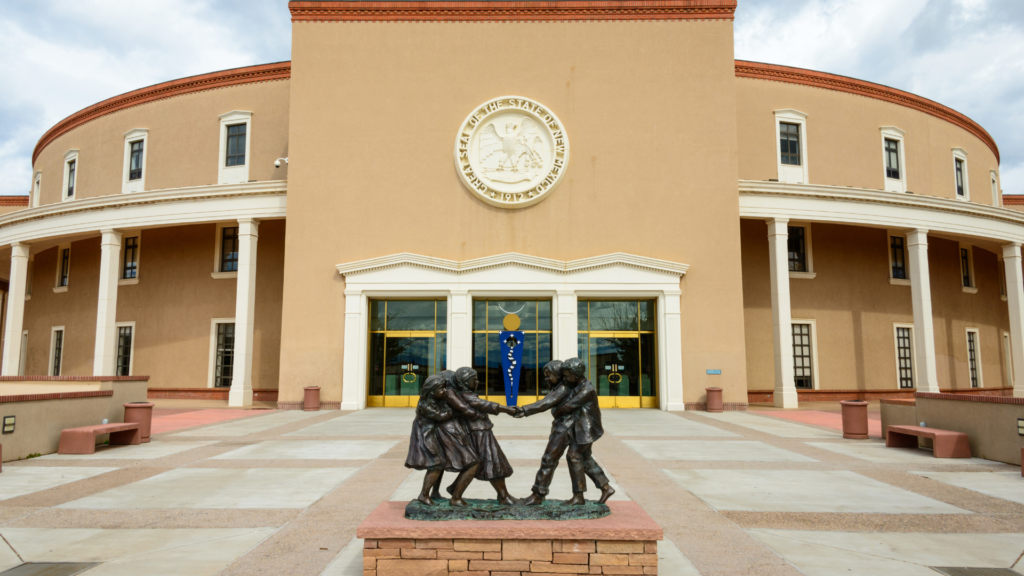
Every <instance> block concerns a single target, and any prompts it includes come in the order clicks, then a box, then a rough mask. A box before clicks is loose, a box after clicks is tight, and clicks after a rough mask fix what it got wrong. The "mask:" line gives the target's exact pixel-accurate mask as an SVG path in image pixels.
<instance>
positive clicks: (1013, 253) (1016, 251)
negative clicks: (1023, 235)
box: [1003, 242, 1021, 259]
mask: <svg viewBox="0 0 1024 576" xmlns="http://www.w3.org/2000/svg"><path fill="white" fill-rule="evenodd" d="M1020 246H1021V244H1020V242H1010V243H1009V244H1003V258H1004V259H1005V258H1020Z"/></svg>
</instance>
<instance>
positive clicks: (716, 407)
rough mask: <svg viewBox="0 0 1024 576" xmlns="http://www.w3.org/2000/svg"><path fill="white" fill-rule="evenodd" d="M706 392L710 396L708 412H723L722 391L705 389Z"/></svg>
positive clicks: (719, 389)
mask: <svg viewBox="0 0 1024 576" xmlns="http://www.w3.org/2000/svg"><path fill="white" fill-rule="evenodd" d="M704 391H705V392H707V395H708V408H707V411H708V412H721V411H722V389H721V388H705V389H704Z"/></svg>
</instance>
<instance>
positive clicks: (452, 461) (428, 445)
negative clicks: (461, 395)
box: [405, 400, 477, 472]
mask: <svg viewBox="0 0 1024 576" xmlns="http://www.w3.org/2000/svg"><path fill="white" fill-rule="evenodd" d="M476 463H477V456H476V452H475V451H474V450H473V443H472V440H470V437H469V433H468V432H466V426H465V424H463V422H462V419H461V418H454V417H453V414H452V409H451V408H450V407H449V406H448V405H447V404H437V403H435V402H434V401H433V400H420V403H419V404H418V405H417V406H416V420H414V421H413V423H412V434H411V435H410V437H409V455H408V456H407V457H406V459H405V466H406V468H412V469H414V470H446V471H448V472H461V471H463V470H465V469H466V468H469V467H470V466H472V465H473V464H476Z"/></svg>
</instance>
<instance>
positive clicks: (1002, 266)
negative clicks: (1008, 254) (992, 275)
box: [996, 254, 1006, 302]
mask: <svg viewBox="0 0 1024 576" xmlns="http://www.w3.org/2000/svg"><path fill="white" fill-rule="evenodd" d="M996 259H997V260H999V299H1000V300H1002V301H1003V302H1006V262H1004V261H1003V255H1002V254H996Z"/></svg>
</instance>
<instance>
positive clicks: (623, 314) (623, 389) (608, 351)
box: [577, 300, 658, 408]
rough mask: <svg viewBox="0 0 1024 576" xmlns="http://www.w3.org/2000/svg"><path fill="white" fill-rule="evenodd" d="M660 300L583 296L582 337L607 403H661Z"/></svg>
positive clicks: (582, 348) (601, 396) (602, 398)
mask: <svg viewBox="0 0 1024 576" xmlns="http://www.w3.org/2000/svg"><path fill="white" fill-rule="evenodd" d="M655 318H656V315H655V301H654V300H580V301H579V302H578V308H577V319H578V327H577V333H578V336H577V341H578V344H579V355H580V358H582V359H584V360H585V361H586V363H587V369H588V371H589V374H588V378H589V379H590V381H591V382H592V383H593V384H594V387H595V388H597V394H598V401H599V403H600V405H601V407H602V408H657V407H658V374H657V365H658V363H657V348H656V344H657V343H656V337H657V336H656V325H655Z"/></svg>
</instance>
